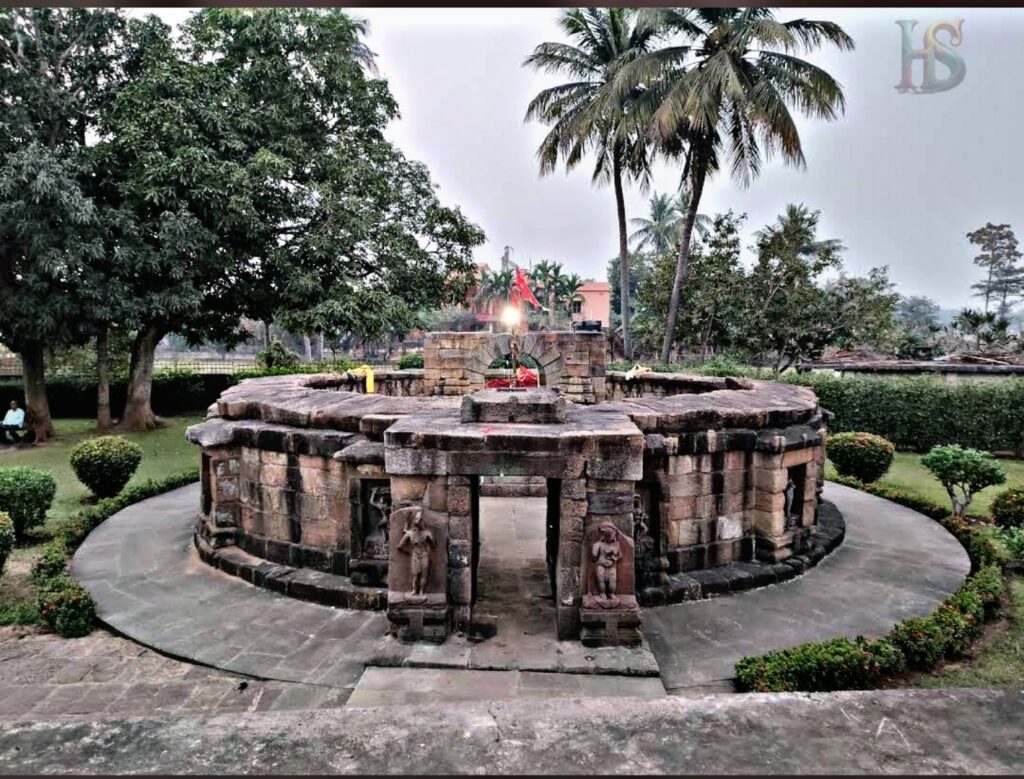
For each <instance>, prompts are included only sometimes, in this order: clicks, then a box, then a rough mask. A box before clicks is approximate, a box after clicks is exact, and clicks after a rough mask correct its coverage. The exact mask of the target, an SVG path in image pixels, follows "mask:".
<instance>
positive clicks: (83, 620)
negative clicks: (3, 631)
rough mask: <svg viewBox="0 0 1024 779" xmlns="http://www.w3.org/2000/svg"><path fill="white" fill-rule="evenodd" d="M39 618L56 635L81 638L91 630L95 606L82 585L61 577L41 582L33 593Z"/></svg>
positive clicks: (69, 578)
mask: <svg viewBox="0 0 1024 779" xmlns="http://www.w3.org/2000/svg"><path fill="white" fill-rule="evenodd" d="M36 605H37V607H38V608H39V618H40V619H41V620H42V621H43V622H44V623H46V624H47V625H49V627H50V628H51V629H52V630H53V632H54V633H56V634H57V635H59V636H63V637H64V638H80V637H81V636H87V635H89V633H90V632H91V631H92V626H93V622H94V621H95V619H96V603H95V601H93V599H92V596H91V595H89V592H88V591H87V590H86V589H85V587H83V586H82V585H81V584H79V583H78V582H76V581H75V580H74V579H72V578H71V577H70V576H68V575H66V574H61V575H59V576H54V577H52V578H50V579H47V580H46V581H44V582H43V583H42V584H41V585H40V586H39V589H38V591H37V592H36Z"/></svg>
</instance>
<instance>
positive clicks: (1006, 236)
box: [967, 222, 1024, 317]
mask: <svg viewBox="0 0 1024 779" xmlns="http://www.w3.org/2000/svg"><path fill="white" fill-rule="evenodd" d="M967 240H969V241H970V242H971V243H972V244H974V245H975V246H977V247H978V249H979V252H978V254H977V255H976V256H975V257H974V264H975V265H977V266H979V267H981V268H984V269H985V271H986V275H985V278H984V279H983V280H982V281H979V282H978V283H976V284H974V285H972V287H971V288H972V289H973V290H975V294H976V295H978V297H981V298H984V299H985V313H986V314H987V313H988V312H989V304H990V302H991V300H992V299H997V300H999V310H998V315H999V316H1001V317H1005V316H1006V315H1007V313H1008V312H1009V308H1010V302H1011V301H1012V300H1013V299H1014V298H1016V297H1017V296H1019V295H1021V294H1024V268H1022V267H1021V265H1020V261H1021V258H1022V257H1024V254H1022V253H1021V251H1020V247H1019V244H1018V241H1017V236H1016V235H1014V232H1013V228H1011V227H1010V225H1008V224H993V223H992V222H988V223H986V224H985V226H984V227H979V228H978V229H977V230H974V231H972V232H969V233H967Z"/></svg>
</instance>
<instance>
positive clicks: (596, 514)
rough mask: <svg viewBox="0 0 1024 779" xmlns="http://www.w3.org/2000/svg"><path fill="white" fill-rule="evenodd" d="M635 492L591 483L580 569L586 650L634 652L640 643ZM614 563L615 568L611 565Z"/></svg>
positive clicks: (622, 485)
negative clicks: (603, 648)
mask: <svg viewBox="0 0 1024 779" xmlns="http://www.w3.org/2000/svg"><path fill="white" fill-rule="evenodd" d="M635 490H636V486H635V483H634V482H633V481H611V480H605V479H592V478H591V479H587V498H586V504H587V514H586V518H585V519H584V523H583V548H582V550H581V558H582V560H581V565H580V569H579V570H580V592H581V598H580V601H581V608H580V640H581V641H582V642H583V643H584V644H585V645H587V646H636V645H638V644H639V643H640V642H641V640H642V637H641V635H640V607H639V606H638V605H637V600H636V584H635V559H634V557H635V555H634V552H635V550H634V544H633V495H634V493H635ZM612 560H614V565H611V566H609V565H607V563H608V562H610V561H612ZM611 571H613V572H614V576H613V578H612V579H610V578H609V573H610V572H611ZM612 580H613V581H614V583H613V584H611V582H612ZM608 589H610V590H611V592H610V593H609V592H608V591H607V590H608Z"/></svg>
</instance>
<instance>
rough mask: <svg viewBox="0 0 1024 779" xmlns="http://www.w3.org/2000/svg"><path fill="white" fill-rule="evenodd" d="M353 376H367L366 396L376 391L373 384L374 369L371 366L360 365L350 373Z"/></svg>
mask: <svg viewBox="0 0 1024 779" xmlns="http://www.w3.org/2000/svg"><path fill="white" fill-rule="evenodd" d="M349 374H351V375H352V376H365V377H366V394H367V395H372V394H373V393H374V391H375V389H376V387H375V385H374V383H373V368H371V367H370V366H369V365H360V366H359V367H358V368H353V369H352V370H350V371H349Z"/></svg>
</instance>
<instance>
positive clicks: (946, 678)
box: [913, 576, 1024, 687]
mask: <svg viewBox="0 0 1024 779" xmlns="http://www.w3.org/2000/svg"><path fill="white" fill-rule="evenodd" d="M913 684H914V686H915V687H992V686H1005V685H1012V686H1020V685H1024V579H1022V578H1021V577H1019V576H1015V577H1013V578H1012V579H1011V581H1010V598H1009V601H1008V603H1007V605H1006V606H1005V607H1004V619H1003V621H1001V622H999V623H996V624H994V625H993V626H992V627H991V628H990V629H989V630H988V631H986V633H985V635H984V636H983V637H982V639H981V641H980V642H979V645H978V646H976V647H974V649H973V651H972V652H971V654H970V655H968V657H965V658H964V659H963V660H960V661H957V662H951V663H946V664H945V665H943V666H942V667H940V668H939V669H938V670H937V671H936V672H935V673H931V674H926V675H923V676H920V677H918V678H917V679H915V680H914V681H913Z"/></svg>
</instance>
